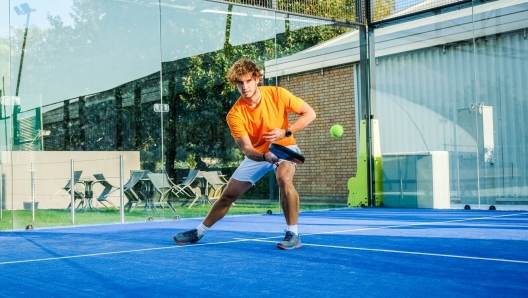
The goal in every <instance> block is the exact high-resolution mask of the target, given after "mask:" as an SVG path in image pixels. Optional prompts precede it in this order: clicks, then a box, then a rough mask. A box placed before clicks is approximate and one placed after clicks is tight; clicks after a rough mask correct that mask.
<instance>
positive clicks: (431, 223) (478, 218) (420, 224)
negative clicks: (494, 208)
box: [262, 212, 528, 239]
mask: <svg viewBox="0 0 528 298" xmlns="http://www.w3.org/2000/svg"><path fill="white" fill-rule="evenodd" d="M526 214H528V212H523V213H516V214H504V215H497V216H486V217H475V218H465V219H454V220H446V221H435V222H420V223H413V224H405V225H397V226H384V227H375V228H362V229H353V230H340V231H331V232H320V233H312V234H302V235H303V236H309V235H323V234H339V233H348V232H360V231H372V230H383V229H392V228H404V227H412V226H427V225H436V224H445V223H453V222H464V221H472V220H480V219H491V218H499V217H507V216H517V215H526ZM274 238H276V237H274ZM262 239H268V238H262Z"/></svg>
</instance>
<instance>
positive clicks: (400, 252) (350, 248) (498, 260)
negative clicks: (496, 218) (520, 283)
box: [246, 239, 528, 264]
mask: <svg viewBox="0 0 528 298" xmlns="http://www.w3.org/2000/svg"><path fill="white" fill-rule="evenodd" d="M246 240H251V239H246ZM252 241H256V242H268V243H270V242H274V241H266V240H261V239H253V240H252ZM302 245H303V246H316V247H326V248H337V249H347V250H362V251H374V252H388V253H398V254H408V255H421V256H430V257H445V258H456V259H470V260H482V261H496V262H507V263H521V264H528V261H520V260H508V259H495V258H480V257H471V256H459V255H446V254H435V253H427V252H413V251H404V250H391V249H377V248H363V247H349V246H335V245H322V244H307V243H303V244H302Z"/></svg>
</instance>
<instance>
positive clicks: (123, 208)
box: [119, 155, 125, 223]
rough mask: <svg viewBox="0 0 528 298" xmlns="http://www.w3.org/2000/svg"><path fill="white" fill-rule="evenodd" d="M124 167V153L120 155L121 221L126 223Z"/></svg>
mask: <svg viewBox="0 0 528 298" xmlns="http://www.w3.org/2000/svg"><path fill="white" fill-rule="evenodd" d="M123 173H124V169H123V155H119V214H120V215H121V223H125V199H124V197H123V196H124V190H123V186H124V185H125V183H124V179H123V176H124V174H123Z"/></svg>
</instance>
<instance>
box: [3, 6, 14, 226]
mask: <svg viewBox="0 0 528 298" xmlns="http://www.w3.org/2000/svg"><path fill="white" fill-rule="evenodd" d="M9 78H10V76H9V1H2V2H0V100H1V102H0V103H1V105H0V229H10V228H12V215H11V213H10V211H9V212H7V211H5V205H6V197H7V193H6V192H5V184H6V182H7V181H6V180H5V178H4V174H3V173H4V171H7V170H8V169H7V168H6V166H5V160H6V159H7V158H8V156H7V155H8V152H7V148H8V147H9V143H10V140H9V137H8V132H9V131H11V125H10V123H11V122H10V118H9V117H7V116H6V115H7V114H8V112H7V111H6V110H7V109H8V107H7V106H6V105H5V104H4V103H5V102H4V97H3V96H7V95H8V94H7V92H6V84H7V86H9Z"/></svg>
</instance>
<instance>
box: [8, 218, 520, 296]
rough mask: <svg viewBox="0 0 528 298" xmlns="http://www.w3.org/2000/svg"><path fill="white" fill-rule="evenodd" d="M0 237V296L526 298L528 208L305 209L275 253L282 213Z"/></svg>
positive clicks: (109, 226) (69, 229) (58, 229)
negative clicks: (287, 244) (191, 233)
mask: <svg viewBox="0 0 528 298" xmlns="http://www.w3.org/2000/svg"><path fill="white" fill-rule="evenodd" d="M200 222H201V219H186V220H174V221H163V222H155V221H154V222H144V223H135V224H117V225H102V226H87V227H70V228H53V229H39V230H28V231H15V232H1V233H0V288H1V292H0V296H1V297H112V298H117V297H176V296H178V297H268V296H277V297H527V296H528V213H527V212H523V211H483V210H480V211H479V210H432V209H431V210H410V209H385V208H383V209H382V208H379V209H378V208H365V209H342V210H341V209H337V210H324V211H313V212H304V213H301V215H300V220H299V228H300V235H301V239H302V242H303V246H302V248H300V249H295V250H290V251H284V250H279V249H277V248H276V246H275V243H276V242H277V241H280V240H282V238H283V237H284V232H283V230H284V227H285V224H284V218H283V215H282V214H272V215H248V216H232V217H226V218H224V219H223V220H221V221H220V222H218V223H217V224H216V225H215V226H214V227H213V228H212V229H210V230H209V231H208V232H207V233H206V234H205V236H204V238H203V239H202V240H201V241H200V242H199V243H197V244H191V245H184V246H178V245H176V244H175V243H174V242H173V240H172V236H173V235H174V233H176V232H178V231H182V230H187V229H192V228H195V227H196V226H197V225H198V224H199V223H200Z"/></svg>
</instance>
